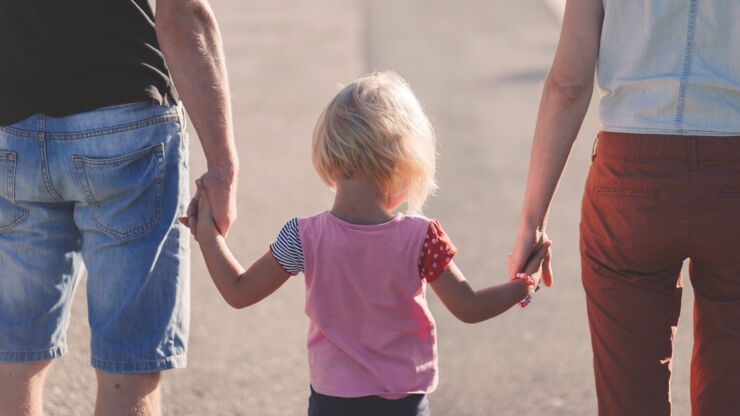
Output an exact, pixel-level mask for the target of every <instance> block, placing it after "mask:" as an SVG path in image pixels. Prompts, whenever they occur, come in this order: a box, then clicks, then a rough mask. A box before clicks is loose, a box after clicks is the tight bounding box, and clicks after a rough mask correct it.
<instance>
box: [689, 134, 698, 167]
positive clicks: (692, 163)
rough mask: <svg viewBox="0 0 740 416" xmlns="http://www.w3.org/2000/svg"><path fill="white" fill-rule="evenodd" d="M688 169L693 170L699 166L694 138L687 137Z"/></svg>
mask: <svg viewBox="0 0 740 416" xmlns="http://www.w3.org/2000/svg"><path fill="white" fill-rule="evenodd" d="M687 144H688V153H689V169H695V168H696V167H697V166H699V160H698V159H697V158H696V137H689V138H688V141H687Z"/></svg>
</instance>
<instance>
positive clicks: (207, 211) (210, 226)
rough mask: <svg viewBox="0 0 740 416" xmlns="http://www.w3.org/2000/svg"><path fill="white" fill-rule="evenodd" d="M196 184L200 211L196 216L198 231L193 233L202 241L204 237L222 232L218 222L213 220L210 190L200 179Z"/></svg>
mask: <svg viewBox="0 0 740 416" xmlns="http://www.w3.org/2000/svg"><path fill="white" fill-rule="evenodd" d="M195 184H196V185H197V186H198V192H197V193H196V197H197V199H198V211H197V213H196V218H195V220H196V226H195V228H196V232H195V233H193V235H194V236H195V239H196V240H197V241H201V239H203V238H208V237H215V236H216V235H219V234H220V233H219V231H218V228H216V222H215V221H214V220H213V213H212V211H211V202H210V201H209V199H208V190H207V189H206V187H205V186H204V185H203V182H201V181H200V179H199V180H197V181H195Z"/></svg>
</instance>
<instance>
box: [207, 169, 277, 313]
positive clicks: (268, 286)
mask: <svg viewBox="0 0 740 416" xmlns="http://www.w3.org/2000/svg"><path fill="white" fill-rule="evenodd" d="M196 198H197V200H198V215H197V227H198V236H197V240H198V244H199V245H200V249H201V252H202V253H203V259H204V260H205V263H206V267H207V268H208V273H209V274H210V275H211V279H212V280H213V283H214V284H215V285H216V288H217V289H218V291H219V292H220V293H221V296H223V298H224V300H226V302H227V303H228V304H229V305H231V306H232V307H234V308H237V309H241V308H246V307H247V306H251V305H253V304H255V303H257V302H259V301H261V300H262V299H264V298H266V297H267V296H269V295H270V294H272V293H273V292H275V291H276V290H277V289H278V288H280V286H282V285H283V284H284V283H285V282H286V281H288V279H289V278H290V274H289V273H288V272H286V271H285V270H284V269H283V267H282V266H281V265H280V264H279V263H278V262H277V260H275V258H274V257H273V255H272V253H271V252H270V251H268V252H267V253H265V254H264V255H262V257H260V258H259V259H258V260H257V261H255V262H254V264H252V265H251V266H250V267H249V269H247V270H246V271H245V270H244V268H243V267H242V266H241V264H239V261H238V260H237V259H236V257H234V255H233V254H232V253H231V250H229V247H228V246H227V245H226V240H225V239H224V237H223V236H222V235H221V234H220V233H219V231H218V229H217V228H216V224H215V222H214V219H213V217H212V214H211V207H210V203H209V200H208V195H207V191H206V190H205V189H204V187H203V185H202V184H201V183H200V182H199V183H198V194H197V196H196Z"/></svg>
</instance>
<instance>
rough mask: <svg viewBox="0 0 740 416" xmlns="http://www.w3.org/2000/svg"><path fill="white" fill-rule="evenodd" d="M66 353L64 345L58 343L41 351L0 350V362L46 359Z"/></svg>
mask: <svg viewBox="0 0 740 416" xmlns="http://www.w3.org/2000/svg"><path fill="white" fill-rule="evenodd" d="M66 353H67V346H66V345H58V346H54V347H51V348H49V349H48V350H42V351H0V362H17V363H23V362H31V361H46V360H53V359H55V358H59V357H61V356H63V355H64V354H66Z"/></svg>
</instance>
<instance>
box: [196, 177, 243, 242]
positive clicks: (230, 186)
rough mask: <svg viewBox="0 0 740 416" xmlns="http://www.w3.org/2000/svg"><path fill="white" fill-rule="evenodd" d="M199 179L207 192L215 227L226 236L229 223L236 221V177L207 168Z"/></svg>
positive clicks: (229, 226)
mask: <svg viewBox="0 0 740 416" xmlns="http://www.w3.org/2000/svg"><path fill="white" fill-rule="evenodd" d="M200 181H201V183H202V186H203V187H204V188H205V190H206V192H207V193H208V200H209V201H210V205H211V211H212V212H213V221H214V223H215V224H216V228H217V229H218V231H219V232H220V233H221V235H223V236H224V237H226V236H227V235H228V233H229V229H230V228H231V224H233V223H234V221H236V215H237V214H236V191H237V179H236V177H229V175H228V174H226V175H224V174H218V173H213V171H210V170H209V171H208V172H206V173H205V174H203V176H201V177H200Z"/></svg>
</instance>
